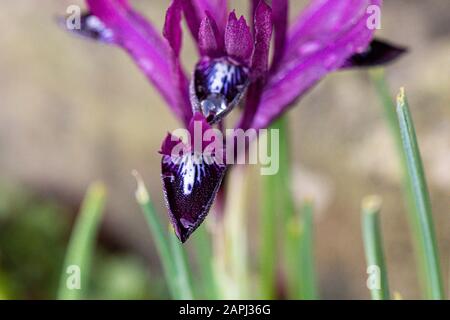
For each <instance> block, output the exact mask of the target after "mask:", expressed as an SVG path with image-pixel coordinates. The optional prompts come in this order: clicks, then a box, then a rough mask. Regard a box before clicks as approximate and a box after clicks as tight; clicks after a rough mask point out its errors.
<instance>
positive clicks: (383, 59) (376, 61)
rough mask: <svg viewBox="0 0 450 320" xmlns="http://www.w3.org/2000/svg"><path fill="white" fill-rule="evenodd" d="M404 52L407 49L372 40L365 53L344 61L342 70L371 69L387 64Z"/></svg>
mask: <svg viewBox="0 0 450 320" xmlns="http://www.w3.org/2000/svg"><path fill="white" fill-rule="evenodd" d="M406 52H408V49H406V48H405V47H401V46H398V45H394V44H391V43H389V42H386V41H381V40H379V39H374V40H372V42H371V43H370V45H369V47H367V49H366V51H364V52H362V53H356V54H354V55H353V56H351V57H350V58H349V59H348V60H347V61H346V63H345V65H344V66H343V68H351V67H373V66H378V65H384V64H388V63H390V62H392V61H394V60H396V59H397V58H399V57H400V56H402V55H403V54H405V53H406Z"/></svg>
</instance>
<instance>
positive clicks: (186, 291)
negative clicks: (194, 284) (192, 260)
mask: <svg viewBox="0 0 450 320" xmlns="http://www.w3.org/2000/svg"><path fill="white" fill-rule="evenodd" d="M169 237H170V242H171V246H172V254H173V260H174V264H175V270H176V271H175V281H176V285H177V288H178V294H179V296H178V298H179V299H181V300H192V299H193V294H192V289H191V281H190V277H189V268H188V262H187V257H186V252H185V250H184V248H183V245H182V244H181V243H180V241H179V240H178V238H177V236H176V235H175V232H174V231H173V229H172V226H170V230H169Z"/></svg>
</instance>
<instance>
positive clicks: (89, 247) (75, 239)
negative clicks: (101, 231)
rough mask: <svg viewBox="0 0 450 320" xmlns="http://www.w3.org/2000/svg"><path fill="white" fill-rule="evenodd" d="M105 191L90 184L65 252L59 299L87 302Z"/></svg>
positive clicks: (103, 188)
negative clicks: (83, 300)
mask: <svg viewBox="0 0 450 320" xmlns="http://www.w3.org/2000/svg"><path fill="white" fill-rule="evenodd" d="M105 193H106V192H105V187H104V186H103V184H101V183H94V184H92V185H91V186H90V187H89V189H88V191H87V194H86V197H85V199H84V201H83V205H82V207H81V211H80V213H79V215H78V219H77V221H76V224H75V227H74V229H73V232H72V236H71V238H70V242H69V246H68V248H67V253H66V258H65V260H64V267H63V270H62V273H61V279H60V284H59V291H58V299H86V298H87V292H88V280H89V274H90V264H91V259H92V257H93V254H94V247H95V238H96V235H97V230H98V226H99V224H100V221H101V216H102V212H103V208H104V204H105Z"/></svg>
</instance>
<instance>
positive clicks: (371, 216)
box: [362, 196, 390, 300]
mask: <svg viewBox="0 0 450 320" xmlns="http://www.w3.org/2000/svg"><path fill="white" fill-rule="evenodd" d="M380 210H381V199H380V198H379V197H377V196H370V197H367V198H365V199H364V200H363V203H362V231H363V240H364V249H365V253H366V263H367V272H368V274H369V279H368V287H369V289H370V293H371V295H372V299H373V300H389V299H390V294H389V285H388V277H387V269H386V263H385V259H384V253H383V243H382V237H381V231H380V221H379V213H380Z"/></svg>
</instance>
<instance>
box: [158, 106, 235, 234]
mask: <svg viewBox="0 0 450 320" xmlns="http://www.w3.org/2000/svg"><path fill="white" fill-rule="evenodd" d="M197 126H199V129H198V130H199V131H200V132H198V133H197V134H198V135H201V136H202V137H203V134H204V132H206V131H207V130H209V129H211V127H210V126H209V125H208V124H207V123H206V121H205V119H204V117H203V116H202V115H201V114H199V113H197V114H195V115H194V117H193V119H192V121H191V123H190V125H189V133H190V135H191V142H190V146H186V147H185V148H184V150H183V151H184V152H182V153H181V154H179V153H178V152H174V151H173V150H171V148H173V147H175V146H177V145H178V143H179V140H177V139H176V138H174V137H172V136H171V135H168V136H167V137H166V139H165V141H164V142H163V146H162V148H161V149H162V150H161V151H163V152H162V153H163V158H162V164H161V167H162V174H161V177H162V182H163V188H164V195H165V200H166V205H167V208H168V211H169V216H170V220H171V222H172V225H173V227H174V229H175V233H176V234H177V236H178V238H179V239H180V241H181V242H185V241H186V240H187V239H188V237H189V236H190V235H191V233H192V232H193V231H194V230H195V229H196V228H197V227H198V226H199V225H200V224H201V223H202V222H203V220H204V219H205V217H206V215H207V214H208V212H209V209H210V208H211V205H212V203H213V202H214V198H215V197H216V194H217V191H218V190H219V187H220V184H221V182H222V179H223V176H224V174H225V171H226V165H225V164H224V163H225V162H221V161H217V159H216V158H215V155H216V154H211V153H206V152H204V147H205V142H204V141H203V140H202V141H197V143H198V144H199V145H201V150H200V149H198V148H196V147H195V146H194V145H196V141H194V135H195V132H196V130H197ZM197 138H198V137H197ZM197 138H196V139H197ZM200 138H201V137H200ZM163 149H164V150H163ZM221 151H222V152H223V150H221Z"/></svg>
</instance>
